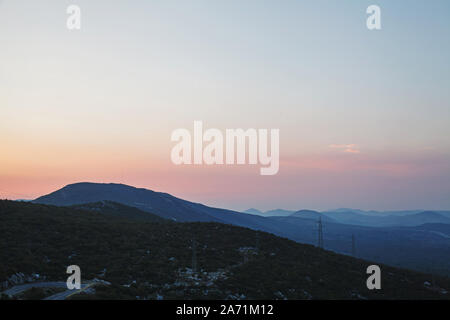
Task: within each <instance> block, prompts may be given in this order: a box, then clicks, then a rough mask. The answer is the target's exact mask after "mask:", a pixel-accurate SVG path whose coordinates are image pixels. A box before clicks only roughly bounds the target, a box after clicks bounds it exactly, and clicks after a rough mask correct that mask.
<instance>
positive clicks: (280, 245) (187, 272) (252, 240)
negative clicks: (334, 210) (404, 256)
mask: <svg viewBox="0 0 450 320" xmlns="http://www.w3.org/2000/svg"><path fill="white" fill-rule="evenodd" d="M105 207H106V208H108V210H110V211H109V212H110V213H108V211H103V210H102V205H98V204H97V205H94V206H93V205H89V206H87V208H85V209H86V210H84V209H83V208H80V207H77V208H70V207H55V206H49V205H41V204H32V203H24V202H12V201H0V261H1V263H0V284H3V285H8V286H11V285H12V284H11V281H10V279H11V276H13V275H14V274H17V273H22V274H24V275H26V276H30V277H31V276H32V275H34V276H35V275H36V274H38V275H39V281H41V280H42V279H47V280H63V281H65V279H66V278H67V274H66V267H67V266H68V265H79V266H80V267H81V270H82V278H83V279H84V280H92V279H94V278H98V279H103V280H106V281H108V282H111V285H109V286H105V287H98V288H97V289H96V291H95V293H92V294H91V295H85V296H79V297H82V298H116V299H123V298H125V299H136V298H139V299H146V298H148V299H155V298H157V297H158V298H163V299H191V298H200V299H366V298H367V299H434V298H437V299H448V298H449V294H448V293H446V291H447V290H449V289H450V280H449V279H448V278H440V277H435V279H434V281H435V284H436V286H435V287H433V286H432V285H431V282H432V277H431V276H430V275H425V274H421V273H417V272H412V271H408V270H403V269H396V268H392V267H388V266H383V265H382V266H381V270H382V290H379V291H377V290H373V291H370V290H368V289H367V287H366V279H367V277H368V275H367V274H366V268H367V266H369V265H370V264H372V263H370V262H367V261H364V260H358V259H354V258H352V257H348V256H344V255H339V254H335V253H332V252H329V251H324V250H321V249H318V248H316V247H313V246H310V245H303V244H299V243H296V242H294V241H291V240H287V239H284V238H280V237H277V236H274V235H272V234H268V233H264V232H257V231H253V230H250V229H246V228H241V227H236V226H231V225H225V224H220V223H211V222H208V223H199V222H195V223H175V222H170V221H165V220H161V219H155V220H154V221H142V220H140V219H136V217H137V218H139V217H140V214H139V213H138V212H136V211H135V210H134V209H133V210H131V211H129V212H130V213H132V217H130V218H128V217H127V216H126V215H123V214H122V213H123V212H128V211H127V210H125V211H123V210H124V208H123V207H120V210H119V211H120V212H122V213H120V214H118V213H117V212H118V211H117V210H112V211H111V206H110V205H108V206H105ZM93 208H94V209H93ZM111 212H112V213H111ZM193 239H195V242H194V243H195V251H196V255H195V257H196V260H197V265H198V270H199V271H200V272H198V273H192V272H191V269H190V268H191V266H192V260H193V259H192V257H193V253H192V252H193V250H192V245H193V241H192V240H193ZM7 281H8V282H7Z"/></svg>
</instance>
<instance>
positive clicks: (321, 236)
mask: <svg viewBox="0 0 450 320" xmlns="http://www.w3.org/2000/svg"><path fill="white" fill-rule="evenodd" d="M318 247H319V248H321V249H323V229H322V216H321V215H319V239H318Z"/></svg>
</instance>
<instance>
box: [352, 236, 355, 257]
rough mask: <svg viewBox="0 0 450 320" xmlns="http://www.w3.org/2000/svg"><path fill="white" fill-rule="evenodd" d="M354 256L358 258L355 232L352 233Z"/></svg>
mask: <svg viewBox="0 0 450 320" xmlns="http://www.w3.org/2000/svg"><path fill="white" fill-rule="evenodd" d="M352 256H353V257H355V258H356V241H355V235H354V234H352Z"/></svg>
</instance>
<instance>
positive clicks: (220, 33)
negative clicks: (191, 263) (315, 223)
mask: <svg viewBox="0 0 450 320" xmlns="http://www.w3.org/2000/svg"><path fill="white" fill-rule="evenodd" d="M69 4H77V5H79V6H80V7H81V10H82V30H81V31H72V32H70V31H68V30H67V29H66V18H67V14H66V12H65V11H66V8H67V6H68V5H69ZM371 4H377V5H379V6H380V7H381V10H382V11H381V13H382V30H380V31H369V30H368V29H367V28H366V18H367V15H366V13H365V11H366V8H367V7H368V6H369V5H371ZM449 57H450V2H449V1H446V0H442V1H437V0H433V1H411V0H409V1H406V0H395V1H392V0H391V1H375V0H371V1H365V0H361V1H357V0H347V1H344V0H341V1H337V0H335V1H331V0H330V1H325V0H319V1H300V0H298V1H261V0H260V1H257V0H251V1H248V0H247V1H242V0H241V1H235V0H231V1H230V0H227V1H218V0H216V1H206V0H204V1H194V0H193V1H151V0H145V1H138V0H133V1H125V0H123V1H122V0H117V1H106V0H89V1H88V0H72V1H63V0H53V1H50V0H33V1H31V0H28V1H26V0H3V1H0V108H1V112H2V117H1V118H0V134H1V135H2V136H3V137H8V138H7V140H8V141H7V142H8V143H9V144H8V143H7V145H14V146H16V147H17V148H19V147H18V146H21V147H22V148H24V149H25V148H30V146H34V147H36V148H37V147H38V146H39V147H41V146H42V145H45V146H46V148H47V149H46V150H48V151H49V152H50V151H54V150H56V149H54V148H57V147H61V146H65V147H67V148H68V147H69V146H71V147H72V148H73V149H76V148H79V149H83V148H85V147H86V146H89V147H90V148H92V149H95V148H96V149H97V150H100V151H102V152H104V153H105V154H106V153H107V152H108V150H110V149H111V148H119V147H120V148H123V149H127V150H129V153H130V154H134V153H133V152H136V153H135V155H136V158H139V159H142V161H144V159H149V161H165V160H167V159H168V154H169V153H170V148H171V147H172V145H171V144H170V140H169V138H168V137H170V132H171V131H172V130H174V129H176V128H179V127H189V128H190V127H191V126H192V123H193V121H194V120H202V121H204V122H205V123H206V124H207V125H208V126H210V127H216V128H220V129H224V128H237V127H243V128H248V127H263V128H280V130H281V137H282V140H281V148H282V149H281V153H282V162H283V160H284V161H292V159H294V162H296V161H297V160H299V159H302V157H303V156H307V157H312V158H315V157H319V158H320V157H322V156H323V157H325V156H324V154H327V153H328V152H330V150H328V149H329V148H328V146H329V145H330V144H356V145H357V146H358V148H359V149H360V150H361V154H362V155H363V156H367V159H366V160H365V161H367V162H370V163H371V165H370V167H372V166H376V165H375V164H374V163H376V164H377V165H378V164H379V163H382V164H383V168H385V166H388V167H389V168H392V166H393V164H392V163H394V166H397V165H399V166H401V165H403V164H405V162H406V164H405V165H408V166H412V167H414V168H416V167H417V168H419V169H420V170H419V169H417V170H419V171H420V172H422V171H424V170H425V169H424V166H425V167H426V170H428V168H431V167H432V168H438V169H436V170H437V172H435V171H433V172H429V174H427V173H426V172H428V171H426V170H425V171H424V172H425V173H423V172H422V173H421V175H419V176H417V175H415V176H414V177H410V176H408V178H407V179H406V178H405V179H404V180H401V181H400V180H399V181H397V182H396V181H392V182H389V183H387V182H386V180H380V181H378V182H376V183H377V184H376V185H375V186H374V185H372V184H370V183H369V181H371V180H373V179H374V176H373V175H375V176H377V173H373V172H370V170H369V169H367V167H366V166H363V168H365V169H360V170H362V172H360V173H359V174H358V177H357V179H356V178H355V180H358V181H359V182H358V183H355V184H354V185H351V186H348V193H347V194H345V195H339V196H338V195H336V196H335V197H334V198H333V196H332V195H329V197H328V198H329V199H331V200H323V199H320V196H319V195H315V196H311V197H309V198H307V199H301V201H303V202H302V203H300V202H299V203H298V202H297V201H299V200H298V198H297V197H295V196H294V195H292V196H291V195H286V196H284V195H280V194H277V193H276V192H274V196H273V198H271V199H267V198H266V197H265V196H264V199H262V200H264V204H263V205H262V206H263V207H267V208H270V207H280V206H283V205H284V204H287V205H286V206H287V207H295V206H297V205H298V206H302V204H303V203H305V202H306V204H305V206H309V207H314V208H319V207H321V208H325V209H326V208H331V207H338V206H340V205H341V204H342V206H359V207H362V208H368V209H377V207H376V206H377V203H376V202H375V200H374V201H373V202H370V201H368V200H367V199H363V197H361V195H360V194H359V192H360V191H361V190H362V191H361V192H363V191H366V192H367V193H369V192H371V193H373V192H380V195H383V197H387V199H389V201H388V202H389V204H386V206H387V207H389V208H386V209H391V208H392V209H395V208H404V209H407V208H410V207H411V206H412V207H417V206H419V207H433V206H434V207H436V208H450V197H448V195H449V194H450V183H449V182H445V181H444V182H442V181H440V179H442V177H448V178H450V172H449V167H450V165H449V164H448V160H449V156H450V90H449V88H450V63H449ZM55 133H57V134H55ZM24 137H26V138H24ZM11 148H12V147H11ZM11 150H13V149H11ZM136 150H139V151H136ZM143 150H145V151H143ZM100 151H99V152H100ZM14 152H15V151H14ZM14 152H13V151H11V153H14ZM86 152H87V151H86ZM20 157H22V155H19V154H16V155H14V156H10V157H8V156H6V158H5V156H3V158H0V162H1V163H2V164H3V168H7V169H3V170H4V171H5V172H7V173H8V179H13V178H12V177H13V176H14V174H13V173H14V172H16V171H20V170H21V169H20V168H22V167H20V163H22V162H23V163H22V165H23V166H26V161H25V160H24V159H22V158H20ZM49 157H50V156H49V155H46V156H44V155H43V156H41V157H38V159H37V160H36V161H37V162H36V163H40V162H39V160H40V161H41V163H44V162H45V160H46V159H48V158H49ZM146 157H147V158H146ZM327 157H328V156H327ZM18 158H20V159H19V160H22V162H21V161H17V159H18ZM62 161H64V160H62ZM319 162H320V161H319ZM436 162H437V163H438V165H435V163H436ZM17 163H19V164H17ZM126 163H127V164H126V165H124V166H125V167H128V166H131V164H129V163H128V162H126ZM90 165H92V166H93V165H94V164H90ZM169 165H170V163H169V164H167V166H169ZM350 165H351V164H350V163H347V162H346V168H348V166H350ZM111 167H113V164H111ZM356 167H358V168H360V167H361V164H359V165H358V166H356ZM44 169H47V168H44ZM63 169H64V170H69V169H70V167H67V168H63V166H62V167H61V170H63ZM78 169H79V170H81V168H78ZM33 170H36V171H38V170H43V168H42V166H41V165H36V168H34V169H33ZM130 170H131V169H130ZM143 170H144V169H143ZM321 170H325V169H323V168H322V169H321ZM421 170H422V171H421ZM430 170H431V169H430ZM433 170H435V169H433ZM44 171H45V170H44ZM288 171H289V177H286V180H283V179H281V178H274V179H278V180H276V181H273V182H270V181H269V182H267V183H268V185H271V186H273V188H274V191H275V190H279V189H280V188H279V186H280V185H282V184H286V183H291V180H290V179H298V180H299V181H305V186H299V185H297V184H292V188H299V189H302V188H303V187H305V188H306V185H307V184H308V183H310V182H311V181H314V183H317V181H323V182H322V183H321V184H319V185H318V186H317V190H318V191H317V193H318V194H319V193H320V192H319V191H320V186H322V187H323V188H325V189H326V190H328V189H327V188H328V186H329V184H330V183H331V181H327V179H326V178H324V177H327V176H329V172H328V171H326V170H325V171H323V172H322V171H321V172H310V171H308V173H307V174H305V172H303V171H302V172H301V173H300V172H297V171H295V170H288ZM33 172H34V171H33ZM281 172H282V171H281ZM285 172H286V171H285ZM4 174H5V175H6V173H4ZM34 174H36V176H38V174H37V173H35V172H34ZM178 174H181V175H182V174H183V173H182V172H181V173H180V172H178ZM199 174H201V173H199ZM348 174H349V173H348V172H347V171H345V172H342V176H339V178H340V179H347V178H348ZM0 175H1V172H0ZM107 177H108V175H107V174H105V176H104V179H107ZM112 178H113V177H112ZM112 178H111V179H112ZM36 179H38V178H36ZM42 179H44V178H42ZM64 179H68V178H67V177H66V178H60V179H59V180H58V178H57V177H55V181H58V182H55V183H54V184H55V185H57V184H58V183H63V182H62V181H65V180H64ZM230 179H231V178H230ZM408 179H411V180H408ZM375 180H376V179H375ZM448 180H450V179H448ZM287 181H289V182H287ZM405 181H409V182H408V183H406V188H411V192H410V193H408V190H409V189H407V190H404V188H403V185H404V184H405ZM68 182H73V181H68ZM125 182H129V183H130V184H133V182H135V180H134V178H133V176H131V175H130V177H129V179H127V177H125ZM234 182H235V183H237V182H238V180H235V181H234ZM139 183H140V184H143V185H145V183H144V182H141V181H140V182H139ZM205 183H206V182H205ZM232 183H233V180H230V182H229V184H232ZM299 183H300V182H299ZM396 183H398V184H396ZM386 184H389V185H391V184H394V185H396V186H397V187H396V188H397V189H396V190H398V189H401V190H402V197H399V196H398V194H396V193H395V192H392V190H391V191H389V190H387V191H386V187H385V185H386ZM410 184H413V185H416V186H417V185H420V184H422V185H426V186H427V188H426V189H427V190H431V191H433V192H427V194H426V196H425V195H423V196H422V197H420V192H421V191H420V190H422V189H420V190H419V189H414V188H415V187H414V186H409V185H410ZM368 185H370V187H368ZM400 185H401V186H402V188H400ZM145 186H148V187H152V186H154V183H150V182H149V183H148V185H145ZM156 186H157V187H160V188H168V189H170V186H169V185H165V184H163V183H159V182H156ZM277 186H278V187H277ZM365 187H367V188H366V189H364V188H365ZM204 188H205V189H208V188H207V186H206V185H205V186H204ZM249 188H250V186H249ZM277 188H278V189H277ZM430 188H431V189H430ZM3 189H4V187H3ZM200 189H201V188H200ZM200 189H199V190H200ZM352 190H358V192H357V193H355V194H354V195H353V193H352ZM164 191H167V192H171V190H164ZM332 191H333V190H328V191H327V192H330V193H332ZM35 192H36V193H37V192H38V191H35ZM176 192H178V193H179V195H183V196H184V195H185V196H191V197H194V198H195V197H197V199H199V200H206V199H211V197H210V196H209V197H206V196H204V197H203V196H202V195H201V191H198V193H197V194H191V193H189V192H188V191H187V190H186V191H183V190H181V189H176ZM246 192H247V191H246V189H243V194H245V193H246ZM336 192H337V193H339V194H340V192H341V191H340V190H336ZM384 192H385V193H386V194H384ZM16 193H19V191H16ZM31 193H32V192H31V191H30V194H31ZM403 193H404V194H403ZM222 194H224V192H222ZM418 196H419V198H417V197H418ZM280 197H281V198H280ZM250 198H251V197H250ZM410 198H411V200H410ZM255 199H258V197H257V195H255V196H254V199H251V200H249V201H248V202H246V200H245V199H244V196H242V198H239V197H237V198H236V197H235V198H227V196H223V197H220V196H219V195H218V196H216V198H215V200H214V203H211V204H218V205H223V206H228V207H234V208H238V207H246V206H247V205H248V206H255V207H257V205H256V204H255V205H251V203H250V202H255ZM280 199H281V200H280ZM411 201H413V204H411ZM303 207H304V206H303ZM382 207H383V206H382V205H380V207H379V208H382ZM383 208H384V207H383Z"/></svg>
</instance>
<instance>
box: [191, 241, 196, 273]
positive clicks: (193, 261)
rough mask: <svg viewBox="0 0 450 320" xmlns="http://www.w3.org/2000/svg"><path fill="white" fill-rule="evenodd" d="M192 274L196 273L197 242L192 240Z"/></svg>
mask: <svg viewBox="0 0 450 320" xmlns="http://www.w3.org/2000/svg"><path fill="white" fill-rule="evenodd" d="M192 272H193V273H195V272H197V241H196V240H195V239H192Z"/></svg>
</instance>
